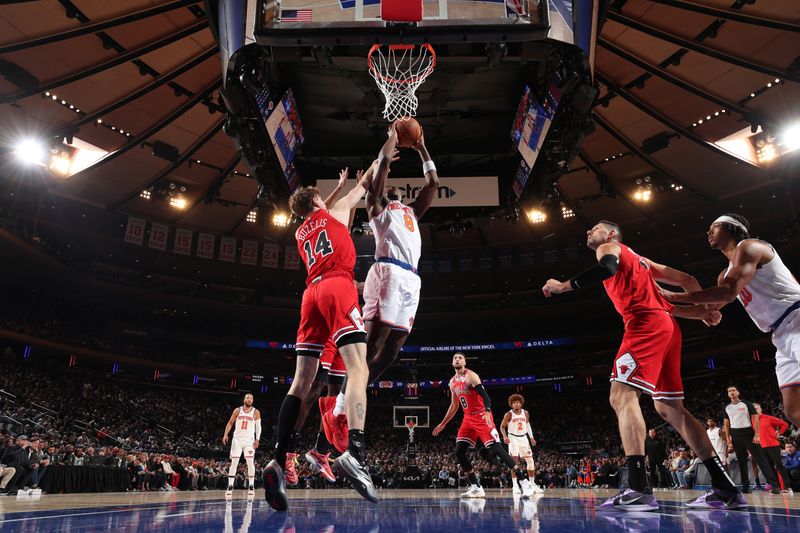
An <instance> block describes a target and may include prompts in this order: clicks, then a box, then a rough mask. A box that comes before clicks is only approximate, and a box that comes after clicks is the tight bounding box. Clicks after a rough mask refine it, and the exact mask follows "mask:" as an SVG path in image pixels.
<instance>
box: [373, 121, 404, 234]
mask: <svg viewBox="0 0 800 533" xmlns="http://www.w3.org/2000/svg"><path fill="white" fill-rule="evenodd" d="M388 135H389V136H388V138H387V139H386V142H385V143H383V147H382V148H381V151H380V153H379V154H378V163H377V166H376V167H375V177H374V178H373V180H372V183H371V184H370V187H369V189H367V216H368V217H369V218H370V219H372V217H376V216H378V215H380V214H381V212H382V211H383V208H384V205H383V204H384V194H385V193H386V180H388V179H389V171H390V170H391V167H392V161H396V158H397V128H395V125H394V123H392V125H391V126H389V132H388Z"/></svg>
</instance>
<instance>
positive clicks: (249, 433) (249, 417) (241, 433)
mask: <svg viewBox="0 0 800 533" xmlns="http://www.w3.org/2000/svg"><path fill="white" fill-rule="evenodd" d="M233 438H234V439H238V440H249V441H254V440H256V408H255V407H251V408H250V411H249V412H248V411H245V408H244V406H242V407H240V408H239V416H237V417H236V424H235V427H234V430H233Z"/></svg>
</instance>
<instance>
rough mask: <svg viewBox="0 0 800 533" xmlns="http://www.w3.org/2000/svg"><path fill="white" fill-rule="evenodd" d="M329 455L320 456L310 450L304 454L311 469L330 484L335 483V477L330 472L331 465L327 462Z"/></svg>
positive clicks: (331, 471) (315, 451)
mask: <svg viewBox="0 0 800 533" xmlns="http://www.w3.org/2000/svg"><path fill="white" fill-rule="evenodd" d="M328 456H330V454H329V453H326V454H325V455H322V454H321V453H319V452H318V451H317V450H311V451H309V452H308V453H307V454H306V461H308V463H309V464H310V465H311V467H312V468H313V469H314V470H316V471H317V472H319V473H320V474H322V477H324V478H325V479H327V480H328V481H330V482H331V483H333V482H335V481H336V476H334V475H333V470H331V465H330V463H329V462H328Z"/></svg>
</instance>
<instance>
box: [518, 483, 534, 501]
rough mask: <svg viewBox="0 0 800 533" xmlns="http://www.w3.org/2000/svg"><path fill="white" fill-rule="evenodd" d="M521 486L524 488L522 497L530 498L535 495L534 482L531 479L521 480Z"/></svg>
mask: <svg viewBox="0 0 800 533" xmlns="http://www.w3.org/2000/svg"><path fill="white" fill-rule="evenodd" d="M519 487H520V488H521V489H522V497H523V498H530V497H531V496H533V483H531V480H530V479H523V480H522V481H520V482H519Z"/></svg>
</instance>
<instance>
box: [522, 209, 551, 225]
mask: <svg viewBox="0 0 800 533" xmlns="http://www.w3.org/2000/svg"><path fill="white" fill-rule="evenodd" d="M527 215H528V220H530V221H531V224H541V223H542V222H544V221H545V220H547V213H545V212H544V211H540V210H539V209H530V210H528V211H527Z"/></svg>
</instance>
